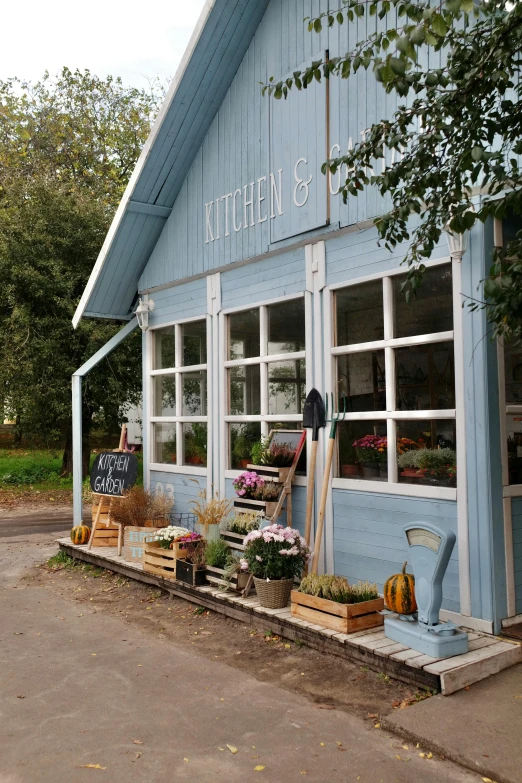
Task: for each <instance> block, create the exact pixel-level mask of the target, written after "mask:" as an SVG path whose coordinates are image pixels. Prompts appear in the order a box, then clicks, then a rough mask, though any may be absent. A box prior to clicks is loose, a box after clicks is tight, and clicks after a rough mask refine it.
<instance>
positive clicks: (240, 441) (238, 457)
mask: <svg viewBox="0 0 522 783" xmlns="http://www.w3.org/2000/svg"><path fill="white" fill-rule="evenodd" d="M229 434H230V467H231V468H237V469H238V470H244V469H245V468H246V466H247V465H248V463H249V462H250V451H251V449H252V446H253V445H254V443H255V442H256V441H258V440H260V439H261V424H260V423H259V422H258V421H249V422H247V423H245V424H230V425H229Z"/></svg>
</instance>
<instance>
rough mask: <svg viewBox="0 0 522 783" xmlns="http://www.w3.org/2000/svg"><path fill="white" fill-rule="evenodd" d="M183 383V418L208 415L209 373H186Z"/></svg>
mask: <svg viewBox="0 0 522 783" xmlns="http://www.w3.org/2000/svg"><path fill="white" fill-rule="evenodd" d="M182 383H183V413H182V415H183V416H206V415H207V373H206V372H205V370H203V371H202V372H184V373H183V376H182Z"/></svg>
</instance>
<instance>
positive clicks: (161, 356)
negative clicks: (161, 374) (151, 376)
mask: <svg viewBox="0 0 522 783" xmlns="http://www.w3.org/2000/svg"><path fill="white" fill-rule="evenodd" d="M174 364H175V362H174V327H173V326H167V327H166V328H165V329H154V369H155V370H164V369H165V368H167V367H174Z"/></svg>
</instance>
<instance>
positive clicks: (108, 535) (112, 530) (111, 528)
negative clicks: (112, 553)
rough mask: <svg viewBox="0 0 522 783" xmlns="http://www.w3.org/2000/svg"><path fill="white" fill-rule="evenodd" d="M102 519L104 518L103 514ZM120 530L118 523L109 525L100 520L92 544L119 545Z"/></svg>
mask: <svg viewBox="0 0 522 783" xmlns="http://www.w3.org/2000/svg"><path fill="white" fill-rule="evenodd" d="M100 519H102V517H101V516H100ZM118 530H119V528H118V525H113V524H109V525H108V526H107V525H106V524H105V522H103V523H102V522H100V521H98V524H97V525H96V530H95V531H94V535H93V536H92V543H91V546H118ZM91 535H92V534H91Z"/></svg>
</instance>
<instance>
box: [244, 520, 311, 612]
mask: <svg viewBox="0 0 522 783" xmlns="http://www.w3.org/2000/svg"><path fill="white" fill-rule="evenodd" d="M309 556H310V549H309V547H308V545H307V544H306V542H305V540H304V539H303V538H301V536H300V534H299V532H298V531H297V530H294V529H293V528H291V527H283V525H277V524H274V525H268V526H267V527H264V528H262V529H261V530H253V531H252V532H251V533H249V534H248V536H247V537H246V538H245V553H244V557H243V558H242V561H241V567H242V569H244V570H247V569H248V570H249V571H250V573H251V574H252V575H253V577H254V584H255V586H256V592H257V596H258V598H259V601H260V603H261V606H265V607H267V608H268V609H283V608H284V607H285V606H286V605H287V604H288V601H289V599H290V593H291V590H292V585H293V583H294V578H295V577H296V576H299V575H300V574H301V572H302V570H303V568H304V566H305V564H306V563H307V562H308V558H309Z"/></svg>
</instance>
